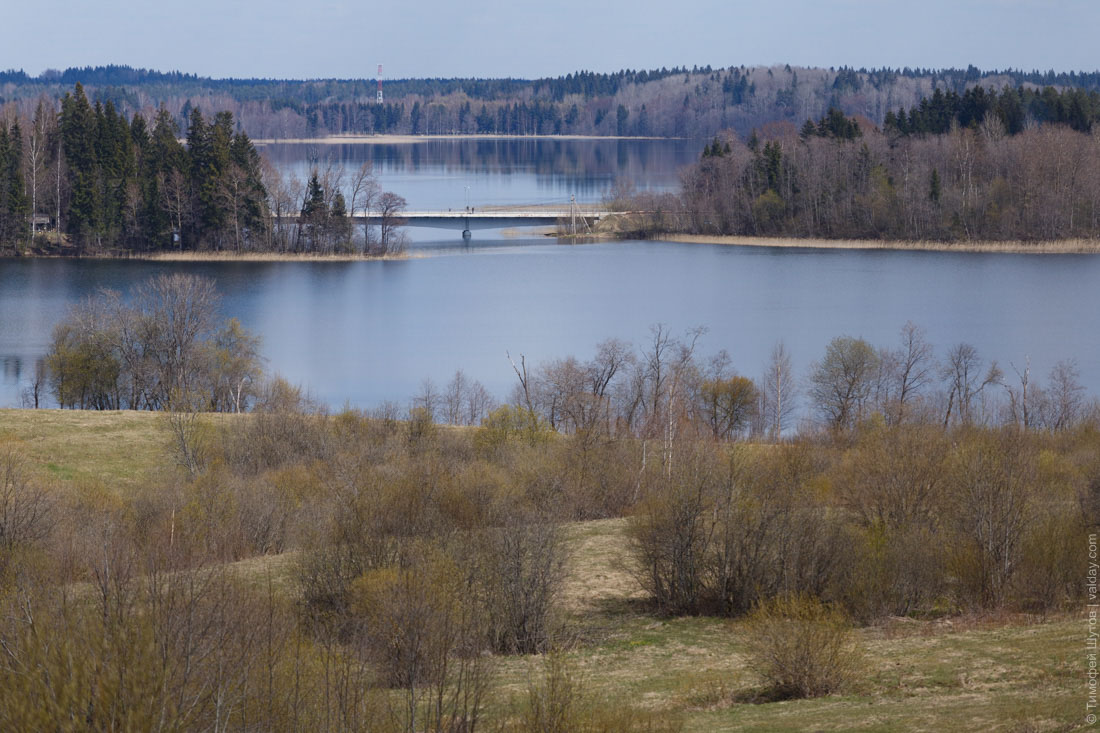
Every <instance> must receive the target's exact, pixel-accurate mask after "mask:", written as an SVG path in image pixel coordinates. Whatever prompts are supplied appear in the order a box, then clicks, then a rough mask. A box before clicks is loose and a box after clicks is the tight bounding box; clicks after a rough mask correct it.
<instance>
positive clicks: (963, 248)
mask: <svg viewBox="0 0 1100 733" xmlns="http://www.w3.org/2000/svg"><path fill="white" fill-rule="evenodd" d="M655 239H659V240H661V241H666V242H684V243H689V244H726V245H732V246H737V247H789V248H804V249H880V250H903V251H904V250H909V251H929V252H999V253H1005V254H1097V253H1100V240H1097V239H1062V240H1056V241H1049V242H1025V241H1004V242H934V241H913V242H909V241H901V240H879V239H795V238H775V237H741V236H706V235H701V234H662V235H660V236H658V237H655Z"/></svg>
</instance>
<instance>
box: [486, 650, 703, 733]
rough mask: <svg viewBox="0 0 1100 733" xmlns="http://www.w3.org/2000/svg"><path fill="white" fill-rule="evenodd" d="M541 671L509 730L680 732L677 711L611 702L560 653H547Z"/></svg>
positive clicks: (536, 732)
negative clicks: (588, 687)
mask: <svg viewBox="0 0 1100 733" xmlns="http://www.w3.org/2000/svg"><path fill="white" fill-rule="evenodd" d="M541 666H542V670H541V674H539V675H532V677H531V678H530V679H529V680H528V683H527V693H526V696H525V697H524V698H523V700H522V701H521V703H520V705H519V710H518V714H516V715H515V721H514V722H513V723H512V724H511V725H508V726H506V727H505V728H504V730H507V731H509V733H636V732H637V733H676V732H677V731H680V730H682V729H683V727H684V726H683V721H682V720H681V719H680V717H679V716H678V715H676V714H675V713H668V712H661V713H658V712H655V711H651V710H641V709H638V708H633V707H628V706H625V705H621V704H608V702H607V701H605V700H597V699H595V698H594V696H592V695H591V694H587V693H586V691H585V684H584V679H583V678H582V677H581V676H580V675H578V674H577V673H576V672H575V671H574V670H572V669H570V667H569V665H568V664H567V663H566V661H565V658H564V657H563V656H562V655H561V654H560V653H552V654H547V655H546V657H545V658H544V659H543V661H542V663H541Z"/></svg>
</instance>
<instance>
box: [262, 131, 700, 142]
mask: <svg viewBox="0 0 1100 733" xmlns="http://www.w3.org/2000/svg"><path fill="white" fill-rule="evenodd" d="M686 139H687V138H682V137H631V136H619V135H492V134H489V133H463V134H456V135H388V134H387V135H327V136H325V137H285V138H280V137H267V138H258V139H256V140H253V141H252V144H253V145H279V144H283V143H291V144H295V145H299V144H316V145H396V144H404V143H419V142H433V141H438V140H686Z"/></svg>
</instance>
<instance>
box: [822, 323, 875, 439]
mask: <svg viewBox="0 0 1100 733" xmlns="http://www.w3.org/2000/svg"><path fill="white" fill-rule="evenodd" d="M879 363H880V359H879V355H878V353H877V352H876V351H875V350H874V349H873V348H872V347H871V345H870V344H869V343H867V342H866V341H864V340H863V339H856V338H852V337H850V336H838V337H837V338H834V339H833V340H832V341H830V342H829V345H828V346H826V347H825V357H824V358H823V359H822V360H821V361H819V362H815V363H814V364H813V366H812V367H811V370H810V397H811V398H812V399H813V402H814V408H815V409H816V410H817V412H818V415H819V416H820V417H821V418H822V420H823V421H824V422H825V424H826V425H828V426H829V427H831V428H833V429H841V430H843V429H847V428H851V427H854V426H855V425H856V423H858V422H859V421H860V420H862V419H863V417H864V411H865V409H866V407H867V404H868V400H869V399H870V397H871V395H872V392H873V390H874V386H875V384H874V380H875V378H876V377H877V375H878V370H879Z"/></svg>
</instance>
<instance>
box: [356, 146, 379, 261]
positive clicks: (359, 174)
mask: <svg viewBox="0 0 1100 733" xmlns="http://www.w3.org/2000/svg"><path fill="white" fill-rule="evenodd" d="M381 194H382V188H381V186H379V185H378V178H376V177H375V175H374V168H373V166H372V165H371V162H370V161H369V160H368V161H365V162H364V163H363V165H361V166H359V170H357V171H356V172H355V174H354V175H352V177H351V201H350V202H349V207H350V209H351V210H350V211H349V212H348V213H349V214H350V215H351V216H355V215H356V213H361V214H362V215H363V251H364V252H367V251H369V250H370V246H371V241H370V239H371V238H370V219H368V218H367V214H369V213H370V211H371V209H373V208H374V207H375V205H376V204H377V202H378V197H379V196H380V195H381Z"/></svg>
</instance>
